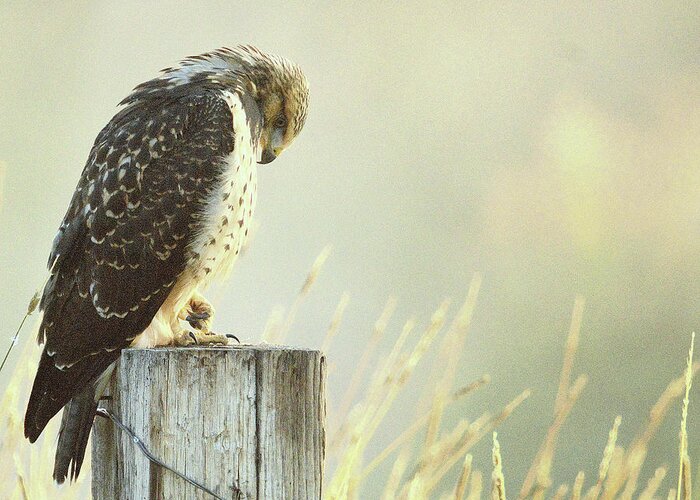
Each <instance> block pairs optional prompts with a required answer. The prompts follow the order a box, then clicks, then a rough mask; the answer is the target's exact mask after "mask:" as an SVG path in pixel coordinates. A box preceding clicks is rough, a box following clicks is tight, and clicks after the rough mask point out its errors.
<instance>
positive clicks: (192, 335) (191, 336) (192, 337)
mask: <svg viewBox="0 0 700 500" xmlns="http://www.w3.org/2000/svg"><path fill="white" fill-rule="evenodd" d="M189 336H190V338H191V339H192V340H194V343H195V344H199V342H197V337H195V335H194V333H192V332H190V333H189Z"/></svg>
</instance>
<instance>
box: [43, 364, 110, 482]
mask: <svg viewBox="0 0 700 500" xmlns="http://www.w3.org/2000/svg"><path fill="white" fill-rule="evenodd" d="M113 367H114V365H113V364H112V365H110V367H109V368H108V369H107V370H106V371H105V372H104V373H103V374H102V375H100V377H98V379H97V380H95V381H94V382H93V383H91V384H88V385H87V386H86V387H85V389H83V390H82V392H80V393H78V394H77V395H76V396H74V397H73V399H71V400H70V401H69V402H68V404H67V405H66V406H65V408H64V409H63V418H62V420H61V429H60V430H59V433H58V445H57V446H56V460H55V462H54V468H53V478H54V480H55V481H56V482H57V483H58V484H62V483H63V482H64V481H65V480H66V477H68V475H69V474H70V480H71V481H74V480H75V479H77V477H78V474H80V468H81V467H82V465H83V459H84V458H85V449H86V448H87V443H88V438H89V437H90V430H91V429H92V422H93V420H94V419H95V411H96V410H97V405H98V402H99V400H100V398H101V397H102V394H103V393H104V390H105V387H106V385H107V382H108V381H109V377H110V375H111V374H112V369H113Z"/></svg>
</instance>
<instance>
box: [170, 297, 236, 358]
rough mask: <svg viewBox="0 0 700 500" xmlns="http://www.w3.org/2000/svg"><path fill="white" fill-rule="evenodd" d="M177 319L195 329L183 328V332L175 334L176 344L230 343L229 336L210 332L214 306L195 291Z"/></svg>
mask: <svg viewBox="0 0 700 500" xmlns="http://www.w3.org/2000/svg"><path fill="white" fill-rule="evenodd" d="M178 319H181V320H184V321H187V322H188V323H189V324H190V326H191V327H192V328H194V329H195V331H194V332H188V331H187V330H184V329H183V333H181V334H178V335H177V336H176V340H175V343H176V344H177V345H185V346H187V345H208V344H224V345H228V344H231V343H232V339H231V337H230V336H228V335H218V334H215V333H212V331H211V325H212V323H213V321H214V306H212V305H211V304H210V303H209V301H208V300H207V299H205V298H204V296H203V295H202V294H200V293H199V292H197V291H195V292H194V294H192V298H190V300H189V302H188V303H187V305H186V306H185V307H183V308H182V311H180V314H178Z"/></svg>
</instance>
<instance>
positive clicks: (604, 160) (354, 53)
mask: <svg viewBox="0 0 700 500" xmlns="http://www.w3.org/2000/svg"><path fill="white" fill-rule="evenodd" d="M699 34H700V10H699V8H698V5H697V3H695V2H673V1H667V2H663V1H654V2H652V1H648V2H624V1H623V2H580V3H579V5H578V6H576V5H574V3H573V2H566V3H561V2H534V1H533V2H439V3H430V2H412V1H408V2H384V3H378V4H373V5H372V6H370V5H368V4H365V3H354V2H353V3H350V2H348V3H335V2H309V1H303V2H301V1H299V2H296V1H293V2H265V1H258V2H250V3H248V2H246V3H238V2H231V1H226V2H174V1H173V2H165V1H161V2H149V3H143V2H136V1H124V2H118V4H117V3H114V2H87V1H84V2H79V1H75V2H64V3H53V2H36V3H34V2H18V1H9V0H6V1H3V2H1V3H0V68H2V70H1V71H0V102H1V109H2V112H1V113H0V283H1V284H2V286H0V317H2V318H3V321H2V328H1V332H2V333H0V348H1V349H2V351H3V354H4V350H5V349H6V348H7V347H8V346H9V344H10V337H11V336H12V334H13V333H14V329H15V327H16V325H17V324H18V323H19V321H20V320H21V318H22V316H23V314H24V311H25V310H26V305H27V303H28V301H29V299H30V298H31V296H32V294H33V293H34V291H35V290H36V289H37V287H39V286H41V284H42V282H43V279H44V276H45V262H46V258H47V256H48V252H49V249H50V245H51V242H52V239H53V236H54V233H55V231H56V229H57V227H58V225H59V223H60V220H61V219H62V217H63V214H64V211H65V209H66V208H67V204H68V201H69V199H70V196H71V193H72V192H73V189H74V187H75V184H76V182H77V179H78V177H79V175H80V172H81V169H82V167H83V164H84V162H85V159H86V158H87V154H88V151H89V149H90V146H91V144H92V141H93V140H94V137H95V136H96V134H97V132H98V131H99V130H100V129H101V127H102V126H103V125H104V124H105V123H106V122H107V121H108V120H109V119H110V118H111V116H112V115H113V114H114V113H115V110H116V104H117V103H118V102H119V101H120V100H121V99H122V98H123V97H125V96H126V95H127V94H128V93H129V92H130V90H131V89H132V88H133V87H134V86H135V85H137V84H138V83H140V82H142V81H144V80H147V79H150V78H152V77H153V76H155V75H156V74H157V71H158V70H160V69H161V68H164V67H166V66H170V65H173V64H175V63H176V62H177V61H178V60H179V59H181V58H182V57H184V56H187V55H193V54H198V53H201V52H205V51H208V50H211V49H214V48H218V47H220V46H224V45H228V46H233V45H236V44H239V43H251V44H254V45H257V46H259V47H260V48H262V49H263V50H266V51H270V52H274V53H278V54H280V55H284V56H286V57H288V58H290V59H292V60H294V61H296V62H297V63H299V65H300V66H301V67H302V68H303V69H304V71H305V72H306V74H307V76H308V78H309V81H310V85H311V99H312V100H311V106H310V111H309V117H308V121H307V124H306V127H305V129H304V131H303V132H302V134H301V135H300V137H299V138H298V140H297V141H296V143H295V144H294V145H293V147H292V148H290V149H289V150H288V151H287V152H286V153H285V154H284V156H283V157H282V158H281V159H279V160H278V161H276V162H274V163H273V164H271V165H268V166H263V167H261V168H260V171H259V194H260V196H259V202H258V206H257V213H256V216H255V217H256V220H257V222H258V223H259V227H258V230H257V231H256V234H255V239H254V241H253V242H252V244H251V246H250V248H249V250H248V251H247V253H246V255H245V257H244V258H243V259H241V260H240V261H239V263H238V265H237V268H236V270H235V271H234V273H233V276H232V279H231V280H230V281H229V282H228V283H226V284H223V285H220V286H217V287H215V288H214V290H212V291H211V292H210V294H209V295H210V296H211V297H212V298H213V299H214V305H215V307H216V309H217V311H218V317H217V325H218V327H219V329H225V330H227V331H233V332H236V333H237V334H238V336H239V337H240V338H241V340H245V341H251V342H252V341H256V340H257V339H259V338H260V336H261V333H262V331H263V330H264V328H265V325H266V323H267V321H268V318H269V317H270V314H271V312H274V311H275V310H276V309H278V308H280V307H284V308H287V309H286V310H288V308H289V306H290V304H291V303H292V301H293V300H294V297H295V296H296V294H297V292H298V290H299V288H300V286H301V285H302V283H303V282H304V279H305V277H306V274H307V272H308V270H309V268H310V266H311V264H312V262H313V261H314V259H315V258H316V256H317V255H318V254H319V253H320V252H321V250H322V249H323V248H324V247H325V246H326V245H328V244H331V245H332V246H333V250H332V252H331V254H330V256H329V258H328V260H327V262H326V264H325V266H324V268H323V270H322V272H321V274H320V275H319V277H318V280H317V282H316V283H315V285H314V289H313V291H312V293H311V294H310V295H309V297H308V298H307V299H306V301H305V302H304V303H303V305H302V306H301V307H300V309H299V311H298V314H297V317H296V322H295V323H294V325H293V327H292V329H291V331H290V333H289V335H288V337H287V342H288V343H291V344H294V345H300V346H308V347H317V346H319V345H320V344H321V342H322V339H323V337H324V335H325V332H326V330H327V328H328V324H329V322H330V319H331V317H332V315H333V312H334V310H335V308H336V304H337V303H338V300H339V299H340V297H341V296H342V294H343V293H344V292H346V291H347V292H348V293H349V296H350V301H349V303H348V306H347V309H346V311H345V316H344V319H343V322H342V324H341V326H340V328H339V331H338V335H337V339H336V340H335V341H334V344H333V346H332V347H331V349H330V352H329V353H328V356H329V361H330V363H331V364H332V366H333V371H332V373H331V374H330V379H329V386H328V390H329V394H328V397H329V407H331V408H332V407H334V405H338V404H339V403H340V400H341V399H342V394H343V391H344V390H345V388H346V387H347V384H348V382H347V381H348V379H349V378H350V376H351V374H352V370H353V368H354V367H355V366H356V364H357V360H358V358H359V357H360V355H361V353H362V351H363V349H364V346H365V345H366V344H367V342H368V341H369V339H370V336H371V333H372V328H373V324H374V322H375V321H376V319H377V317H378V316H379V315H380V313H381V311H382V309H383V307H384V304H385V302H386V300H387V298H388V297H389V296H393V297H395V298H396V299H397V304H398V305H397V310H396V313H395V315H394V318H393V319H392V320H391V322H390V323H389V325H388V328H389V330H390V331H392V332H394V333H396V332H398V331H399V330H400V328H401V325H402V323H403V321H404V320H405V319H406V318H408V317H411V316H415V317H416V319H417V321H418V323H419V325H425V324H427V322H428V321H429V319H430V315H431V313H432V312H433V311H434V310H435V308H436V307H437V306H438V305H439V304H440V302H441V301H442V300H443V299H444V298H446V297H451V298H453V299H454V300H453V304H454V307H456V306H458V304H459V303H460V302H461V301H462V300H463V298H464V297H465V295H466V292H467V289H468V286H469V282H470V280H471V277H472V275H473V274H474V273H475V272H477V271H479V272H481V273H482V277H483V282H482V286H481V290H480V294H479V297H478V301H477V304H476V308H475V312H474V318H473V322H472V325H471V329H470V332H469V337H468V340H467V343H466V346H465V351H464V353H463V355H462V363H461V365H460V368H459V373H458V381H459V382H460V383H466V382H468V381H470V380H473V379H475V378H477V377H479V376H480V375H481V374H482V373H489V374H490V375H491V376H492V379H493V381H492V383H491V384H490V386H489V387H488V388H486V389H484V390H483V391H482V392H480V393H479V394H478V395H476V396H475V397H474V398H472V399H470V400H469V401H468V403H465V404H464V405H461V406H460V407H459V408H458V410H455V414H454V415H449V416H448V417H449V418H453V419H457V418H459V417H461V416H469V417H470V418H475V417H476V416H478V415H479V414H480V413H481V412H482V411H484V410H485V409H488V408H494V409H495V408H498V407H501V406H502V405H503V404H505V403H506V402H507V401H508V400H509V399H511V398H512V397H514V396H515V395H516V394H518V393H519V392H520V391H521V390H522V389H524V388H528V387H529V388H532V389H533V395H532V396H531V397H530V398H529V400H528V401H526V403H524V404H523V406H522V407H521V408H519V409H518V413H517V415H514V416H513V417H512V418H511V419H509V420H508V421H507V422H506V423H505V424H504V425H503V426H502V427H501V429H500V431H499V439H500V442H501V449H502V451H503V453H504V471H505V473H506V480H507V481H509V480H510V481H512V483H513V484H514V488H513V489H514V490H516V489H517V488H518V487H519V486H518V487H515V484H517V485H519V484H520V482H521V481H522V478H523V477H524V475H525V473H526V472H527V468H528V466H529V464H530V462H531V460H532V457H533V455H534V454H535V452H536V451H537V448H538V446H539V443H540V442H541V440H542V436H543V435H544V433H545V432H546V429H547V427H548V425H549V422H550V420H551V412H552V407H553V404H554V394H555V393H556V388H557V383H558V382H557V381H558V377H559V372H560V366H561V359H562V353H563V349H564V342H565V338H566V333H567V331H568V327H569V321H570V316H571V310H572V307H573V303H574V298H575V296H576V295H577V294H581V295H583V296H584V297H585V298H586V307H585V311H584V315H583V323H582V329H581V342H580V348H579V355H578V359H577V361H576V365H575V372H585V373H587V374H588V376H589V383H588V386H587V387H586V389H585V391H584V393H583V395H582V397H581V399H580V401H579V403H578V404H577V406H576V407H575V409H574V411H573V413H572V415H571V417H570V419H569V420H568V421H567V423H566V425H565V427H564V428H563V429H562V434H561V438H560V446H559V449H558V452H557V456H556V459H555V463H554V469H555V471H554V472H553V476H554V479H555V483H557V482H561V481H568V482H571V481H572V480H573V477H575V475H576V472H577V471H578V470H580V469H583V470H585V471H586V473H587V475H588V476H595V474H597V467H598V463H599V461H600V456H601V453H602V449H603V447H604V445H605V441H606V439H607V434H608V429H609V427H610V425H611V423H612V421H613V419H614V417H615V415H618V414H620V415H622V417H623V419H622V425H621V427H620V432H619V434H620V438H619V439H620V440H621V441H624V442H629V441H630V440H631V438H632V437H633V436H634V434H635V432H636V430H637V429H638V428H639V427H640V426H641V425H642V424H643V422H644V420H645V418H646V415H647V413H648V409H649V408H650V407H651V406H652V404H653V403H654V402H655V401H656V399H657V397H658V395H659V394H660V393H661V392H662V391H663V389H664V388H665V387H666V385H667V383H668V382H669V381H670V380H671V379H672V378H675V377H677V376H679V375H680V374H681V372H682V370H683V368H684V363H685V356H686V353H687V350H688V345H689V340H690V333H691V331H693V330H700V328H699V327H700V258H698V257H699V256H700V36H698V35H699ZM273 314H274V313H273ZM30 337H31V331H30V328H26V329H25V330H24V332H23V335H22V337H21V343H22V344H23V343H25V342H29V341H30V340H31V339H30ZM32 341H33V340H32ZM389 345H390V343H389V344H388V345H383V344H382V345H380V346H379V347H378V349H379V350H382V349H386V348H388V346H389ZM20 347H22V346H20ZM21 352H22V349H21V348H18V349H16V350H15V351H13V353H12V356H11V358H10V363H11V367H12V366H16V365H21V364H23V363H25V362H26V361H25V360H24V359H23V358H21V357H20V353H21ZM435 355H436V354H435V353H433V356H435ZM426 366H439V365H436V364H434V363H433V364H429V365H426ZM438 375H439V374H438V373H436V369H424V370H422V371H420V370H419V373H418V374H417V375H416V376H415V377H414V378H413V379H412V381H411V382H410V384H409V389H408V390H407V391H405V394H404V395H403V396H402V397H401V398H400V400H399V401H398V402H397V404H396V405H395V407H394V408H393V409H392V412H391V414H390V416H389V418H388V419H387V420H386V421H385V422H384V424H383V425H382V427H381V429H380V432H379V433H378V436H377V438H376V442H374V443H373V444H372V448H371V450H370V451H371V452H372V454H375V453H376V452H377V450H381V449H382V447H383V446H385V445H386V444H387V443H388V442H389V441H391V439H393V438H394V437H395V436H396V435H397V434H398V432H399V430H400V429H403V428H405V427H406V425H407V423H408V422H410V421H412V420H413V419H414V418H415V414H416V413H415V408H416V405H417V404H418V403H417V402H419V401H420V400H421V398H422V397H423V396H424V395H425V393H426V392H427V391H429V390H432V388H433V386H434V384H435V382H436V381H437V380H438ZM7 376H8V375H7V374H6V373H3V375H2V376H1V377H0V388H1V389H3V390H4V385H5V381H6V380H7ZM698 387H700V384H696V388H694V391H693V392H694V395H691V412H690V417H689V424H688V425H689V427H688V430H689V433H690V436H691V441H690V455H691V457H693V456H695V460H696V461H697V460H700V439H698V436H700V411H699V410H698V408H699V407H700V392H699V389H698ZM693 398H695V401H693ZM693 405H694V406H695V408H693ZM676 406H677V408H674V409H673V410H672V411H671V413H670V414H669V418H668V419H667V422H666V423H665V424H664V425H663V426H662V428H661V430H660V432H659V435H658V436H657V438H656V439H655V440H654V442H653V446H652V448H651V450H650V455H649V461H650V462H651V463H653V464H654V466H656V465H662V464H670V465H673V464H676V461H677V458H676V457H677V436H678V421H679V415H680V404H678V405H676ZM457 411H458V412H459V414H456V413H457ZM331 413H332V412H331ZM51 439H53V438H51ZM474 456H475V461H476V460H479V461H480V462H482V463H484V464H488V463H489V460H490V444H489V443H488V442H485V443H483V444H482V445H480V446H479V447H477V448H475V449H474ZM389 466H390V465H386V466H384V467H380V469H379V470H378V471H377V472H376V474H375V475H373V476H371V477H369V478H368V480H367V481H366V484H365V486H364V490H363V494H364V495H367V496H366V497H367V498H372V497H373V496H374V495H376V494H377V492H378V491H380V489H381V488H382V487H383V485H384V482H385V477H386V476H387V475H388V471H389Z"/></svg>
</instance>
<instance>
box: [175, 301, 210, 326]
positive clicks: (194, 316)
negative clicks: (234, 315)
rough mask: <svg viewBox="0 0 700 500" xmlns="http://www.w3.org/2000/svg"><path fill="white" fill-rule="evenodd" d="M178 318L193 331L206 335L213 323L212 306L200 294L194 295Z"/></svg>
mask: <svg viewBox="0 0 700 500" xmlns="http://www.w3.org/2000/svg"><path fill="white" fill-rule="evenodd" d="M178 317H179V318H180V319H182V320H185V321H187V322H188V323H189V324H190V326H191V327H192V328H194V329H195V330H197V331H199V332H201V333H204V334H207V333H209V332H211V326H212V323H213V322H214V306H212V305H211V304H210V303H209V301H208V300H207V299H205V298H204V297H203V296H202V295H201V294H199V293H195V294H194V295H193V296H192V298H191V299H190V301H189V302H188V303H187V305H186V306H185V307H184V308H183V309H182V311H180V314H179V315H178Z"/></svg>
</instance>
